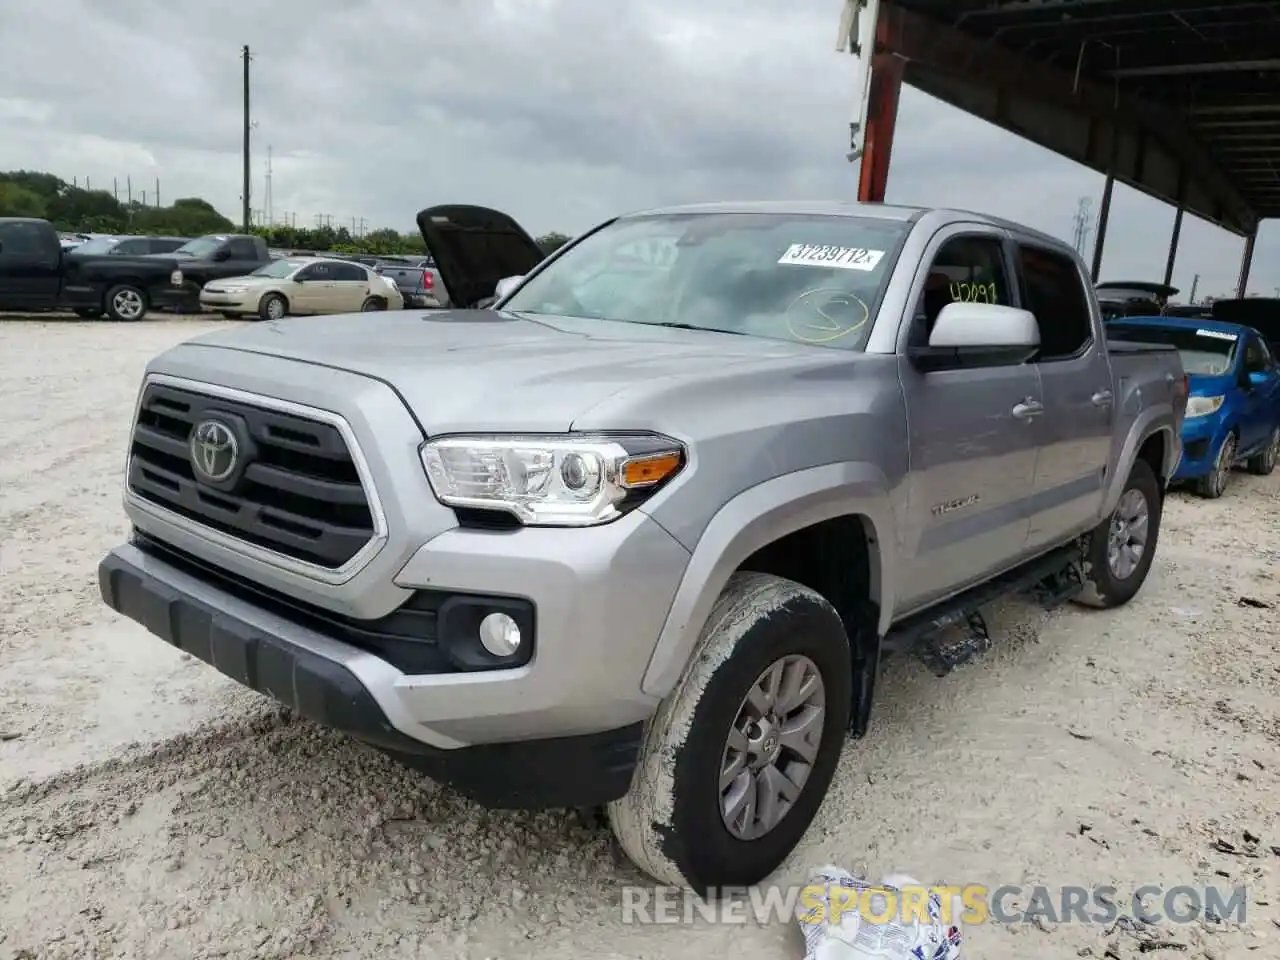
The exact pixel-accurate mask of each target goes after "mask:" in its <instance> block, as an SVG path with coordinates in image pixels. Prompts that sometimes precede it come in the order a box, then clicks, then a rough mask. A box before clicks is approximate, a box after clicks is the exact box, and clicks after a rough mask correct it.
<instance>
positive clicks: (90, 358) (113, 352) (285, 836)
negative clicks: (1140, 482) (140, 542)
mask: <svg viewBox="0 0 1280 960" xmlns="http://www.w3.org/2000/svg"><path fill="white" fill-rule="evenodd" d="M217 325H219V326H225V324H223V323H219V324H217ZM213 326H215V324H214V323H210V322H207V321H195V320H173V319H169V320H159V321H153V322H145V323H139V324H132V325H122V324H107V323H93V324H90V323H77V322H0V402H2V403H3V406H2V407H0V410H3V415H2V416H0V587H2V589H0V958H7V957H14V958H18V957H23V958H37V957H39V958H45V957H49V958H54V957H66V958H96V957H103V958H106V957H131V958H139V960H140V958H157V960H158V958H164V960H181V958H188V957H190V958H195V957H213V956H226V957H235V958H239V957H293V956H298V955H314V956H327V957H371V958H372V957H378V958H397V957H437V956H439V957H447V956H458V957H463V956H466V957H473V958H480V957H506V958H530V960H539V958H550V957H566V958H568V957H583V958H587V957H590V958H593V960H600V958H608V957H619V958H623V957H625V958H677V960H695V958H698V960H701V958H704V957H723V956H731V955H732V956H738V957H742V958H744V960H757V958H759V960H766V958H799V957H800V956H801V955H802V953H803V951H802V948H801V944H800V940H799V937H798V935H797V934H796V932H795V930H794V929H791V928H790V927H789V925H782V926H778V925H774V926H765V927H761V926H757V925H754V924H750V925H740V926H732V925H723V924H721V925H708V924H705V923H699V924H695V925H693V926H685V925H676V926H670V925H653V926H643V925H635V924H631V925H626V924H624V923H623V922H622V919H621V918H622V913H621V909H620V906H619V905H620V902H621V890H620V888H621V887H622V886H624V885H626V884H635V883H643V880H642V878H641V877H640V876H639V875H638V874H637V872H636V871H635V870H634V868H632V867H630V866H629V865H628V864H627V863H626V862H625V861H623V860H622V858H621V857H620V855H619V853H618V852H617V850H616V847H615V845H614V843H613V841H612V840H611V837H610V835H609V834H608V832H607V831H606V830H605V829H604V828H603V827H601V826H600V825H599V824H598V823H597V822H595V821H594V820H593V819H592V818H591V817H588V816H585V815H582V814H579V813H573V812H563V813H560V812H556V813H545V814H539V815H512V814H504V813H486V812H483V811H481V810H479V809H477V808H475V807H473V806H471V805H470V804H468V803H467V802H465V801H463V800H461V799H459V798H457V797H455V796H454V795H452V794H451V793H449V792H447V791H445V790H442V789H440V788H438V787H437V786H435V785H434V784H432V783H431V782H430V781H427V780H425V779H423V778H421V777H419V776H417V775H415V774H413V773H410V772H408V771H405V770H403V769H400V768H398V767H397V766H395V765H394V764H393V763H391V762H390V761H388V760H386V759H384V758H382V757H381V756H380V755H378V754H376V753H374V752H373V751H371V750H369V749H367V748H365V747H363V746H361V745H359V744H357V743H354V742H352V741H350V740H348V739H346V738H345V737H342V736H340V735H337V734H333V733H330V732H328V731H326V730H323V729H320V728H318V727H316V726H313V725H312V724H310V723H308V722H305V721H301V720H295V719H292V718H290V717H288V716H286V715H284V714H283V713H282V712H280V711H279V710H277V709H276V708H274V707H273V706H272V705H271V704H269V703H267V702H266V701H264V700H263V699H261V698H259V697H257V696H256V695H255V694H252V693H250V692H247V691H244V690H241V689H240V688H238V687H237V686H236V685H235V684H233V683H232V682H231V681H229V680H226V679H224V678H222V677H221V676H220V675H219V674H218V673H216V672H215V671H214V670H213V669H212V668H209V667H206V666H205V665H203V664H201V663H199V662H197V661H193V660H191V659H188V658H185V657H184V656H182V655H180V654H179V653H177V652H176V651H174V650H172V649H171V648H169V647H167V646H166V645H164V644H163V643H161V642H160V641H159V640H157V639H155V638H153V637H150V636H149V635H148V634H147V633H146V632H145V631H143V630H142V629H141V628H140V627H138V626H136V625H134V624H132V623H130V622H128V621H125V620H124V619H122V618H119V617H117V616H116V615H114V614H113V613H111V612H110V611H108V610H107V609H106V608H104V607H103V605H102V604H101V602H100V600H99V598H98V589H97V583H96V565H97V562H98V560H99V558H100V556H101V554H102V553H103V552H104V551H105V550H106V549H107V548H109V547H110V546H112V545H113V544H115V543H117V542H119V540H120V539H121V538H122V537H123V535H124V533H125V521H124V515H123V513H122V511H121V509H120V473H121V468H122V466H123V456H124V450H125V441H126V437H127V433H128V429H129V417H130V414H131V411H132V403H133V400H134V396H135V390H136V387H137V383H138V379H139V377H140V375H141V371H142V368H143V365H144V363H145V362H146V360H147V359H148V358H149V357H151V356H152V355H153V354H155V353H156V352H158V351H160V350H161V349H163V348H165V347H167V346H169V345H171V344H173V343H175V342H177V341H179V340H181V339H185V338H186V337H189V336H192V335H195V334H197V333H199V332H203V331H204V330H206V329H211V328H212V327H213ZM1165 523H1166V525H1165V529H1164V535H1163V538H1162V540H1161V543H1160V549H1159V554H1158V556H1157V559H1156V562H1155V565H1154V567H1153V569H1152V574H1151V578H1150V580H1149V581H1148V583H1147V585H1146V587H1145V589H1144V590H1143V592H1142V593H1141V594H1140V595H1139V596H1138V598H1137V599H1136V600H1135V601H1134V602H1133V603H1132V604H1131V605H1129V606H1128V607H1126V608H1124V609H1122V610H1119V611H1112V612H1095V611H1085V610H1081V609H1077V608H1074V607H1068V608H1065V609H1061V610H1058V611H1055V612H1052V613H1045V612H1043V611H1040V610H1038V609H1035V608H1032V607H1029V606H1027V605H1025V604H1021V603H1010V604H1006V605H1004V606H1002V607H1001V608H1000V609H999V610H997V611H995V612H994V614H993V616H992V618H991V622H992V626H993V631H994V633H995V636H996V647H995V649H994V650H993V651H992V653H991V654H989V655H988V656H987V657H986V658H985V659H984V660H983V661H981V662H979V663H977V664H973V665H970V666H968V667H965V668H962V669H961V670H959V671H958V672H956V673H955V674H953V675H952V676H951V677H949V678H947V679H944V680H937V679H934V678H933V677H932V676H930V675H929V674H928V673H927V672H926V671H925V670H924V668H923V667H921V666H919V665H918V664H915V663H913V662H899V663H894V664H892V665H891V667H890V669H889V671H888V674H887V676H886V678H885V681H884V683H883V685H882V690H881V693H880V703H879V708H878V711H877V714H876V717H875V721H874V724H873V729H872V732H871V734H870V736H869V737H868V739H866V740H865V741H863V742H860V743H856V744H851V745H850V746H849V748H848V749H847V750H846V752H845V757H844V762H843V765H842V768H841V770H840V773H839V775H838V777H837V782H836V784H835V786H834V787H833V792H832V795H831V796H830V797H829V798H828V801H827V803H826V805H825V806H824V808H823V811H822V813H821V814H820V817H819V820H818V821H817V823H816V824H815V826H814V827H813V829H812V830H811V831H810V833H809V835H808V837H807V839H806V841H805V843H804V844H803V846H802V848H801V849H800V850H799V851H798V852H797V853H796V855H795V856H794V857H793V858H792V860H791V862H790V863H789V865H788V866H787V867H786V868H784V870H783V871H782V872H781V876H780V879H781V880H784V881H797V880H800V879H802V878H803V876H804V875H805V873H806V872H807V871H808V869H810V868H811V867H813V866H815V865H818V864H821V863H825V862H835V863H839V864H843V865H846V866H858V865H865V866H866V867H868V868H869V869H871V870H872V871H874V872H876V873H877V874H880V873H884V872H906V873H910V874H912V875H914V876H915V877H917V878H919V879H920V880H923V881H926V882H935V881H945V882H949V883H961V882H979V883H986V884H988V885H990V886H992V887H995V886H999V885H1001V884H1015V885H1023V886H1030V885H1032V884H1037V883H1040V884H1045V885H1048V886H1051V887H1056V886H1060V885H1079V886H1090V885H1095V884H1111V885H1114V886H1115V887H1117V888H1119V889H1120V891H1121V892H1122V894H1125V893H1127V892H1131V891H1132V890H1133V889H1134V888H1136V887H1138V886H1141V885H1144V884H1160V885H1163V886H1166V887H1171V886H1174V885H1177V884H1191V885H1197V884H1199V885H1203V884H1217V885H1220V886H1223V887H1227V886H1231V885H1233V884H1238V883H1247V884H1248V885H1249V887H1250V901H1251V903H1250V908H1249V911H1250V912H1249V920H1248V923H1247V924H1246V925H1245V926H1244V927H1243V928H1237V927H1236V926H1235V925H1234V924H1226V925H1222V927H1223V929H1219V928H1218V926H1217V925H1213V926H1206V925H1205V924H1197V925H1194V926H1184V927H1178V928H1167V929H1165V930H1164V931H1163V936H1165V937H1166V938H1167V939H1168V940H1169V942H1171V943H1176V944H1180V945H1182V946H1183V947H1184V948H1185V949H1183V950H1180V951H1177V952H1171V953H1167V954H1164V953H1162V954H1160V956H1165V957H1170V958H1172V957H1174V956H1178V957H1188V958H1202V960H1203V958H1218V960H1227V958H1231V960H1239V958H1247V957H1258V958H1276V957H1280V923H1278V922H1277V918H1280V886H1278V885H1277V881H1276V873H1275V868H1276V867H1280V715H1278V714H1280V710H1278V708H1280V647H1278V638H1280V628H1278V627H1277V611H1280V474H1277V475H1275V476H1272V477H1269V478H1257V477H1251V476H1248V475H1246V474H1244V473H1239V474H1237V475H1236V478H1235V479H1234V481H1233V485H1232V487H1231V489H1230V490H1229V492H1228V494H1227V496H1226V497H1225V498H1224V499H1222V500H1220V501H1217V502H1206V501H1201V500H1197V499H1194V498H1192V497H1190V496H1188V495H1184V494H1176V495H1174V496H1173V497H1171V499H1170V501H1169V504H1168V508H1167V513H1166V520H1165ZM1241 597H1249V598H1252V599H1254V600H1258V601H1262V602H1263V603H1267V604H1271V605H1272V606H1271V607H1270V608H1261V607H1255V606H1248V605H1241V604H1240V602H1239V601H1240V598H1241ZM1246 831H1248V832H1249V833H1250V835H1251V836H1256V837H1259V838H1260V840H1259V842H1257V843H1256V844H1246V841H1245V832H1246ZM1219 839H1224V840H1227V841H1230V842H1231V843H1233V844H1235V845H1236V846H1237V847H1238V848H1240V849H1241V850H1244V849H1246V847H1247V849H1248V850H1249V851H1253V852H1255V854H1256V855H1253V856H1241V855H1234V854H1229V853H1223V852H1219V851H1217V850H1215V849H1214V848H1213V844H1214V842H1215V841H1216V840H1219ZM1140 932H1141V931H1136V932H1134V931H1126V930H1124V929H1117V930H1113V931H1107V930H1106V929H1104V928H1102V927H1099V926H1086V925H1082V924H1073V925H1069V926H1059V927H1050V928H1048V929H1043V930H1042V929H1038V928H1036V927H1026V926H1023V927H1011V926H1006V925H994V924H989V925H986V926H983V927H979V928H975V929H972V930H971V931H969V933H970V938H969V945H968V947H967V948H966V951H965V956H966V957H972V958H975V960H1015V958H1017V960H1026V958H1030V957H1035V958H1036V960H1055V958H1059V957H1061V958H1069V957H1077V956H1092V957H1094V958H1098V960H1101V958H1103V957H1105V956H1114V957H1118V958H1120V960H1128V958H1130V957H1137V956H1139V955H1140V951H1141V949H1142V948H1141V942H1140V939H1139V937H1138V936H1137V935H1136V933H1140ZM1109 949H1110V950H1111V953H1108V950H1109Z"/></svg>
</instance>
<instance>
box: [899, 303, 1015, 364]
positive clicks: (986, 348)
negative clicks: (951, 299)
mask: <svg viewBox="0 0 1280 960" xmlns="http://www.w3.org/2000/svg"><path fill="white" fill-rule="evenodd" d="M1039 349H1040V326H1039V324H1037V323H1036V318H1035V314H1033V313H1031V312H1030V311H1027V310H1019V309H1017V308H1016V307H1002V306H999V305H998V304H993V303H949V304H947V305H946V306H945V307H943V308H942V310H941V311H940V312H939V314H938V319H937V321H935V323H934V325H933V332H932V333H931V334H930V335H929V345H928V346H926V347H911V348H908V351H907V353H908V356H909V357H910V358H911V360H912V362H913V363H915V365H916V366H917V367H918V368H920V369H921V370H924V371H930V370H954V369H960V368H967V367H1005V366H1014V365H1017V364H1019V363H1026V362H1027V361H1028V360H1030V359H1031V358H1032V357H1034V356H1035V355H1036V352H1037V351H1038V350H1039Z"/></svg>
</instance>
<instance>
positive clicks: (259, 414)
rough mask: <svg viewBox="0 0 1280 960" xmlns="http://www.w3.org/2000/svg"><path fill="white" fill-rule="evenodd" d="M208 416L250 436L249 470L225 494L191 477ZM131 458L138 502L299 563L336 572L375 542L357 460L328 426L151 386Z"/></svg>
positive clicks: (136, 427) (131, 478) (132, 485)
mask: <svg viewBox="0 0 1280 960" xmlns="http://www.w3.org/2000/svg"><path fill="white" fill-rule="evenodd" d="M210 416H214V417H218V416H221V417H223V418H226V417H232V418H235V420H236V422H238V423H240V424H243V426H244V429H245V431H246V433H247V435H248V440H249V443H248V445H247V446H248V447H249V449H248V450H247V451H246V456H247V458H248V465H247V466H246V467H245V468H244V472H243V474H242V475H241V476H240V477H239V479H238V481H237V482H236V483H235V484H234V485H233V486H232V487H230V488H229V489H228V488H222V487H220V488H217V489H215V488H214V487H212V486H208V485H205V484H202V483H199V482H197V480H196V476H195V473H194V471H193V470H192V466H191V450H190V439H191V432H192V430H193V429H194V428H195V426H196V424H197V423H199V422H200V421H201V420H202V419H204V418H206V417H210ZM130 453H131V456H130V459H129V477H128V483H129V489H130V490H132V491H133V493H135V494H136V495H137V496H139V497H141V498H142V499H144V500H146V501H149V502H150V503H154V504H156V505H157V506H161V507H164V508H166V509H168V510H171V511H173V512H174V513H177V514H180V515H181V516H183V517H186V518H187V519H189V520H193V521H195V522H197V523H200V524H203V525H204V526H206V527H209V528H211V529H214V530H217V531H219V532H221V533H224V534H227V535H229V536H232V537H236V538H238V539H240V540H243V541H245V542H246V543H251V544H253V545H255V546H258V547H264V548H266V549H268V550H272V551H275V552H276V553H280V554H283V555H285V556H288V557H292V558H294V559H296V560H301V561H303V562H305V563H310V564H313V565H316V566H320V567H324V568H327V569H336V568H338V567H341V566H342V565H343V564H344V563H346V562H347V561H348V560H350V559H351V558H352V557H354V556H355V555H356V554H357V553H358V552H359V551H360V549H361V548H362V547H364V545H365V544H367V543H368V542H369V541H370V540H371V539H372V537H373V535H374V524H373V514H372V512H371V510H370V508H369V501H368V498H367V497H366V495H365V491H364V488H363V486H362V485H361V483H360V475H359V472H358V471H357V469H356V465H355V461H354V460H353V459H352V457H351V451H350V450H348V449H347V444H346V441H345V440H344V439H343V437H342V434H341V433H339V431H338V429H337V428H336V427H334V426H333V425H331V424H327V423H321V422H318V421H316V420H310V419H307V418H305V417H300V416H297V415H295V414H291V413H283V412H281V411H278V410H270V409H267V408H265V407H257V406H253V405H251V404H248V403H245V402H243V401H239V400H229V399H226V398H223V397H214V396H207V395H205V394H200V393H195V392H192V391H189V390H182V389H179V388H177V387H172V386H168V385H167V384H161V383H151V384H148V385H147V387H146V390H145V391H144V393H143V396H142V403H141V406H140V408H139V411H138V420H137V423H135V424H134V428H133V441H132V445H131V447H130Z"/></svg>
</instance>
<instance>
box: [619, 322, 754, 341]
mask: <svg viewBox="0 0 1280 960" xmlns="http://www.w3.org/2000/svg"><path fill="white" fill-rule="evenodd" d="M639 322H641V323H643V324H644V325H645V326H646V327H667V328H668V329H670V330H701V331H702V332H703V333H731V334H733V335H734V336H735V337H746V336H750V334H747V333H744V332H743V331H741V330H725V329H723V328H721V327H699V326H696V325H695V324H692V323H677V322H676V321H674V320H663V321H661V322H659V323H653V322H650V321H639Z"/></svg>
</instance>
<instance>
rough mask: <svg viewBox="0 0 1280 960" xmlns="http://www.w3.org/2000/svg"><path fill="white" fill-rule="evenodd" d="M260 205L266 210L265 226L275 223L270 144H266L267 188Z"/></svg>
mask: <svg viewBox="0 0 1280 960" xmlns="http://www.w3.org/2000/svg"><path fill="white" fill-rule="evenodd" d="M262 200H263V202H262V205H263V206H264V207H265V208H266V211H267V226H271V225H273V224H274V223H275V211H274V210H273V209H272V205H271V144H269V143H268V144H267V188H266V191H265V196H264V197H263V198H262Z"/></svg>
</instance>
